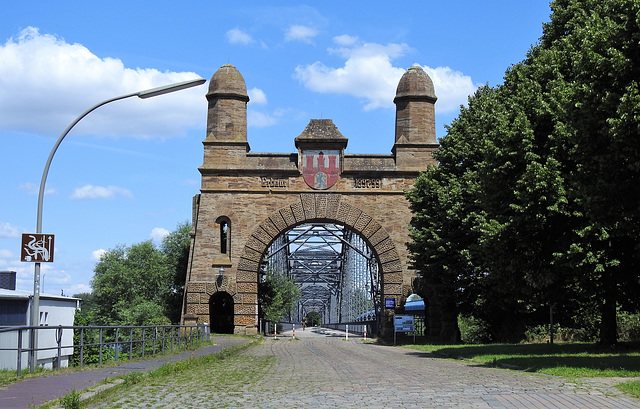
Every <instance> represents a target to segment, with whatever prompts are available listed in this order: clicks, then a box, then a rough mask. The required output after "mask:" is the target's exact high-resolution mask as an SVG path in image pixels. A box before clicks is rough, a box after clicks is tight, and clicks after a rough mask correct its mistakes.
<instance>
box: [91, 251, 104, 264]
mask: <svg viewBox="0 0 640 409" xmlns="http://www.w3.org/2000/svg"><path fill="white" fill-rule="evenodd" d="M106 252H107V250H105V249H98V250H94V251H92V252H91V260H92V261H100V258H101V257H102V256H103V255H104V254H105V253H106Z"/></svg>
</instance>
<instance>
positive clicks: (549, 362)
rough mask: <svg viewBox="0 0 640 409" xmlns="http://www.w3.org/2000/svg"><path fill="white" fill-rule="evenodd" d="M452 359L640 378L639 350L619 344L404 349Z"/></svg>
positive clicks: (563, 373)
mask: <svg viewBox="0 0 640 409" xmlns="http://www.w3.org/2000/svg"><path fill="white" fill-rule="evenodd" d="M405 347H406V348H411V349H417V350H420V351H425V352H432V353H436V354H439V355H444V356H446V357H448V358H454V359H469V360H471V361H473V362H478V363H482V364H486V365H495V366H498V365H509V366H515V367H518V368H520V369H522V370H524V371H529V372H540V373H545V374H551V375H558V376H565V377H571V378H582V377H613V376H621V377H632V376H640V348H638V345H632V344H623V346H622V347H623V349H621V351H622V352H612V351H611V350H602V349H598V348H597V347H596V346H595V345H593V344H587V343H571V344H554V345H550V344H489V345H405Z"/></svg>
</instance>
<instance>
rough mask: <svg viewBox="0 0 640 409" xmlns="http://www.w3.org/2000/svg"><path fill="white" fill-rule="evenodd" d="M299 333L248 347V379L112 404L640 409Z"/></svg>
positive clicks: (539, 381) (401, 351)
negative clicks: (295, 338)
mask: <svg viewBox="0 0 640 409" xmlns="http://www.w3.org/2000/svg"><path fill="white" fill-rule="evenodd" d="M287 335H288V337H287ZM296 336H297V338H298V339H297V340H293V339H292V338H291V333H288V334H285V337H284V338H280V339H278V340H273V339H268V340H265V342H264V343H263V344H262V345H260V346H258V347H255V348H251V349H249V350H247V351H245V352H244V356H243V358H242V359H244V361H242V363H241V364H242V365H244V366H245V367H247V366H248V365H252V363H253V364H255V365H256V367H258V366H259V367H260V368H261V369H259V370H258V371H255V372H258V373H253V374H252V375H251V376H250V377H249V378H244V379H239V378H238V377H237V376H236V377H235V378H233V377H227V379H226V380H221V379H220V378H217V377H216V376H214V375H213V374H210V375H209V374H204V375H198V376H199V378H198V379H197V380H193V381H183V382H184V384H183V385H181V386H182V387H179V386H177V385H173V386H172V385H170V384H162V385H154V386H153V387H147V389H145V390H135V391H133V392H132V393H130V394H129V396H128V398H127V399H124V398H123V399H122V400H120V402H118V403H119V405H121V406H117V407H152V408H161V407H194V408H195V407H200V408H202V407H211V408H214V407H215V408H219V407H233V408H236V407H251V408H253V407H260V408H297V407H300V408H338V407H339V408H356V407H357V408H454V407H455V408H640V400H637V399H632V398H629V397H625V396H624V395H623V394H622V393H621V392H620V391H618V390H616V389H614V388H612V387H611V386H607V385H606V384H605V383H599V381H597V380H585V381H584V382H576V383H567V382H566V381H565V380H564V379H563V378H558V377H553V376H546V375H538V374H530V373H524V372H521V371H515V370H506V369H499V368H488V367H484V366H477V365H472V364H469V363H466V362H462V361H452V360H447V359H441V358H438V357H435V356H432V355H430V354H427V353H423V352H419V351H413V350H410V349H405V348H394V347H387V346H380V345H377V344H372V343H363V342H362V341H361V340H360V339H359V338H353V337H351V338H350V339H349V340H348V341H346V340H344V335H343V334H341V333H338V332H334V331H331V330H322V329H315V328H314V329H307V330H306V331H301V330H300V329H298V330H297V331H296ZM273 357H275V358H273ZM238 362H240V361H238ZM265 362H267V363H265ZM229 364H231V362H229ZM238 373H242V371H240V372H238ZM234 379H235V380H234ZM191 384H193V385H191ZM131 395H135V396H136V399H134V400H130V399H131V398H132V396H131ZM126 402H129V403H126ZM113 403H114V402H111V404H113ZM109 407H116V406H115V405H114V406H109Z"/></svg>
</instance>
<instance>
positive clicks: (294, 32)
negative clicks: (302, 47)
mask: <svg viewBox="0 0 640 409" xmlns="http://www.w3.org/2000/svg"><path fill="white" fill-rule="evenodd" d="M317 35H318V31H317V30H315V29H313V28H311V27H307V26H300V25H293V26H291V27H289V29H288V30H287V32H286V33H285V35H284V38H285V40H287V41H302V42H303V43H311V39H312V38H313V37H315V36H317Z"/></svg>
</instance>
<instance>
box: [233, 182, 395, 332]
mask: <svg viewBox="0 0 640 409" xmlns="http://www.w3.org/2000/svg"><path fill="white" fill-rule="evenodd" d="M314 221H321V222H330V223H338V224H341V225H344V226H346V227H348V228H350V229H351V230H353V231H354V232H356V233H358V234H359V235H360V236H362V237H363V238H364V240H365V241H367V243H368V244H369V246H371V248H372V250H373V251H374V253H375V254H376V257H377V259H378V261H379V263H380V267H381V269H380V272H381V282H382V285H381V289H382V296H383V297H393V298H397V299H399V298H401V297H402V282H403V276H402V263H401V260H400V256H399V254H398V251H397V249H396V246H395V244H394V242H393V240H392V238H391V237H390V236H389V234H388V233H387V231H386V229H385V228H384V227H383V226H382V225H380V223H378V222H377V221H376V220H375V219H374V218H373V217H372V216H370V215H369V214H367V213H366V212H365V211H363V210H361V209H359V208H358V207H356V206H355V205H352V204H350V203H349V201H348V199H344V198H343V195H340V194H323V193H315V194H300V195H299V196H298V200H296V201H294V202H292V203H291V204H289V205H287V206H285V207H282V208H280V209H278V210H277V211H275V212H273V213H271V214H270V215H269V217H268V218H267V219H266V220H264V221H263V222H262V223H260V225H259V226H258V227H256V229H255V230H254V231H253V233H252V234H251V235H250V237H249V239H248V240H247V242H246V244H245V246H244V249H243V251H242V254H241V256H240V262H239V263H238V270H237V274H236V281H237V285H238V287H237V288H238V300H242V301H245V303H244V304H243V303H241V304H240V305H238V306H237V309H236V325H252V324H253V323H254V322H255V311H256V310H257V282H258V269H259V267H260V261H261V259H262V257H263V255H264V254H265V252H266V250H267V248H268V246H269V245H270V244H271V242H273V240H275V238H276V237H278V236H279V235H280V234H282V233H284V232H285V231H287V230H289V229H291V228H293V227H295V226H297V225H299V224H303V223H308V222H314Z"/></svg>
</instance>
